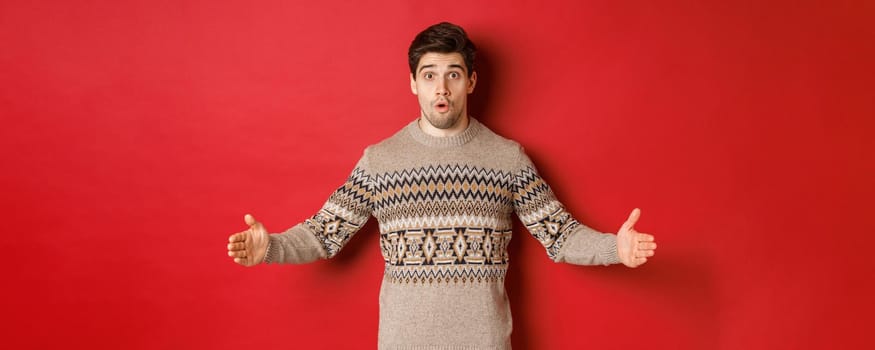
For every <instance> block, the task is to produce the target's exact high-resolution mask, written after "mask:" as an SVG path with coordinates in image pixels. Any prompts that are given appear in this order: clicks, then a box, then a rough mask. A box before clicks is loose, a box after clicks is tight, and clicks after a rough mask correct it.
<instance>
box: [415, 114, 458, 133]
mask: <svg viewBox="0 0 875 350" xmlns="http://www.w3.org/2000/svg"><path fill="white" fill-rule="evenodd" d="M422 114H423V116H425V120H426V121H428V123H429V124H431V126H433V127H435V128H437V129H441V130H446V129H451V128H452V127H454V126H456V124H458V123H459V121H461V120H462V111H458V112H453V111H452V110H450V111H449V112H447V113H446V114H443V115H442V114H440V113H437V112H435V111H431V113H427V112H425V111H423V113H422Z"/></svg>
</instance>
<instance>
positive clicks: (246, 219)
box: [243, 214, 258, 226]
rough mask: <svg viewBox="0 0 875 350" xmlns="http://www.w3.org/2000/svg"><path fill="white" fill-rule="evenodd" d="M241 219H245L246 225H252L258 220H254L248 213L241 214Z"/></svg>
mask: <svg viewBox="0 0 875 350" xmlns="http://www.w3.org/2000/svg"><path fill="white" fill-rule="evenodd" d="M243 221H246V225H248V226H252V225H255V224H257V223H258V221H255V218H254V217H252V215H249V214H246V215H245V216H243Z"/></svg>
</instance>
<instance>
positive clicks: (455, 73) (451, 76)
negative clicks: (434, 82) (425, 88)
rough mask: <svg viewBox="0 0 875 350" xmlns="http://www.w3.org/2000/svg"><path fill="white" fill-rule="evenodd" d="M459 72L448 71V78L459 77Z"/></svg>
mask: <svg viewBox="0 0 875 350" xmlns="http://www.w3.org/2000/svg"><path fill="white" fill-rule="evenodd" d="M459 77H460V75H459V72H450V79H459Z"/></svg>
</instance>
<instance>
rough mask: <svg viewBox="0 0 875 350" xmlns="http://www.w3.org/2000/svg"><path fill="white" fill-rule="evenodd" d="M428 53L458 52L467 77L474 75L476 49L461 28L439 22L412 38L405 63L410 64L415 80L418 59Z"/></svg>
mask: <svg viewBox="0 0 875 350" xmlns="http://www.w3.org/2000/svg"><path fill="white" fill-rule="evenodd" d="M429 52H437V53H453V52H458V53H459V54H461V55H462V59H463V60H465V67H466V68H468V77H471V74H473V73H474V57H475V56H476V55H477V48H476V47H475V46H474V43H473V42H471V39H469V38H468V34H466V33H465V30H464V29H462V27H459V26H457V25H455V24H452V23H449V22H441V23H438V24H435V25H432V26H431V27H428V28H426V29H425V30H423V31H422V32H420V33H419V34H417V35H416V38H413V42H412V43H410V48H409V49H408V50H407V61H408V63H409V64H410V73H411V74H413V78H414V79H416V66H417V65H419V59H420V58H422V56H423V55H425V54H427V53H429Z"/></svg>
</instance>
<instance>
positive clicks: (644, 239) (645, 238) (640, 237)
mask: <svg viewBox="0 0 875 350" xmlns="http://www.w3.org/2000/svg"><path fill="white" fill-rule="evenodd" d="M635 239H637V240H638V242H653V241H654V238H653V235H649V234H646V233H639V234H638V235H637V236H635Z"/></svg>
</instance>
